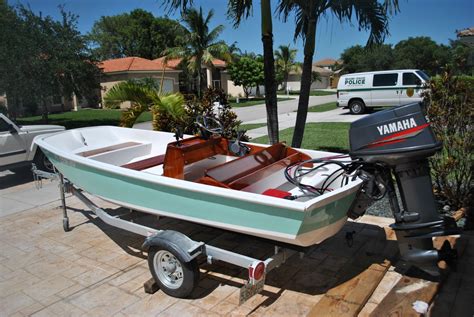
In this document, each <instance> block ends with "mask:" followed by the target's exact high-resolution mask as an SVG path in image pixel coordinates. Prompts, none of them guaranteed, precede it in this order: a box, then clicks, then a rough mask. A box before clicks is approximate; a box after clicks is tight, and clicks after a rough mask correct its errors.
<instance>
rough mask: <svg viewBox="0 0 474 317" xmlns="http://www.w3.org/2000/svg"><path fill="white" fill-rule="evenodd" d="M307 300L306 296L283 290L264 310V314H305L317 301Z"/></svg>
mask: <svg viewBox="0 0 474 317" xmlns="http://www.w3.org/2000/svg"><path fill="white" fill-rule="evenodd" d="M316 299H318V300H319V298H315V302H314V301H313V302H310V301H308V297H301V296H299V295H298V294H297V293H295V292H293V291H289V290H285V291H284V292H283V293H282V295H281V296H280V297H278V298H277V299H276V301H275V302H273V303H272V304H271V306H270V307H268V308H267V309H266V310H265V313H264V314H263V315H264V316H306V315H307V314H308V313H309V312H310V311H311V308H312V307H313V306H314V304H315V303H316V302H317V301H316Z"/></svg>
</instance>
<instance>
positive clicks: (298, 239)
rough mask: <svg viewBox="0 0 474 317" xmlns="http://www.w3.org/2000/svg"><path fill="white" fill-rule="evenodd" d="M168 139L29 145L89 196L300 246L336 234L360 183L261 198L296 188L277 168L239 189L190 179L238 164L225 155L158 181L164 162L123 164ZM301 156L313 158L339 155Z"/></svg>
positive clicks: (108, 135) (143, 135) (120, 135)
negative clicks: (136, 166) (298, 197)
mask: <svg viewBox="0 0 474 317" xmlns="http://www.w3.org/2000/svg"><path fill="white" fill-rule="evenodd" d="M190 137H191V136H185V138H190ZM173 141H174V137H173V134H171V133H166V132H154V131H144V130H135V129H126V128H117V127H91V128H82V129H75V130H68V131H65V132H62V133H59V134H55V135H52V136H45V137H40V138H38V139H36V140H35V142H36V143H37V145H38V146H40V147H41V149H42V150H43V152H44V153H45V154H46V156H47V157H48V158H49V159H50V161H51V162H52V163H53V164H54V166H55V167H56V169H57V170H58V171H59V172H60V173H61V174H63V175H64V177H65V178H67V179H68V180H69V181H70V182H71V183H72V184H74V185H75V186H76V187H78V188H80V189H82V190H84V191H85V192H87V193H89V194H92V195H94V196H98V197H100V198H102V199H104V200H107V201H110V202H113V203H116V204H118V205H120V206H124V207H127V208H131V209H134V210H138V211H142V212H146V213H150V214H156V215H160V216H166V217H172V218H178V219H182V220H184V221H191V222H196V223H200V224H204V225H208V226H212V227H218V228H222V229H226V230H231V231H235V232H241V233H244V234H249V235H253V236H257V237H262V238H266V239H271V240H276V241H281V242H284V243H289V244H294V245H299V246H310V245H313V244H317V243H320V242H322V241H324V240H325V239H327V238H329V237H331V236H332V235H334V234H336V233H337V232H338V231H339V230H340V229H341V227H342V226H343V225H344V223H345V222H346V220H347V216H346V214H347V211H348V209H349V208H350V206H351V204H352V202H353V201H354V199H355V195H356V193H357V192H358V190H359V187H360V185H361V181H360V180H359V179H358V178H357V179H352V178H350V181H349V182H348V183H347V184H346V185H343V186H340V187H336V186H334V188H333V189H332V191H330V192H328V193H327V194H323V195H320V196H318V197H307V198H304V199H301V200H300V201H296V200H287V199H283V198H278V197H272V196H266V195H263V194H262V191H263V190H264V189H267V188H269V186H270V185H269V184H271V186H273V187H270V188H276V189H280V190H285V191H288V192H291V193H295V192H296V191H298V190H299V189H298V188H295V187H294V186H293V185H292V184H290V183H288V182H287V181H286V179H285V178H284V175H282V174H281V172H278V171H277V172H275V173H273V174H268V175H267V176H266V178H265V179H262V180H261V181H258V182H255V183H254V184H251V185H250V186H247V187H246V188H244V189H242V190H235V189H231V188H221V187H215V186H211V185H207V184H202V183H197V182H195V181H194V180H196V179H197V178H199V177H201V176H202V175H204V174H205V173H204V172H203V171H205V170H206V169H209V168H213V167H215V166H218V165H220V164H225V163H226V162H229V161H231V160H233V159H236V158H232V157H228V156H226V155H213V156H212V157H209V158H206V159H203V160H201V161H199V162H195V163H193V164H189V166H186V169H185V170H184V179H175V178H171V177H166V176H163V166H162V164H157V165H156V166H150V167H148V166H147V167H146V168H145V169H143V170H133V169H129V168H125V167H123V166H132V165H133V163H137V162H144V161H146V160H147V159H148V160H149V161H153V160H155V161H156V162H158V160H159V159H157V157H159V156H160V155H161V156H163V155H164V154H165V153H166V146H167V145H168V143H170V142H173ZM300 151H302V152H303V153H305V154H307V155H309V156H310V157H312V158H321V157H328V156H334V155H337V154H338V153H330V152H322V151H310V150H300ZM158 163H159V162H158ZM130 164H132V165H130ZM329 172H330V170H327V171H326V172H325V173H329ZM323 176H324V172H323V173H322V175H309V176H308V177H309V178H311V177H312V178H313V179H314V180H315V181H316V183H317V182H320V181H322V180H324V177H323ZM320 178H321V180H320ZM334 183H335V184H339V183H341V184H342V182H340V181H337V180H336V181H335V182H334ZM292 186H293V187H292ZM338 186H339V185H338Z"/></svg>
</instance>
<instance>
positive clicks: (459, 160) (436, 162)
mask: <svg viewBox="0 0 474 317" xmlns="http://www.w3.org/2000/svg"><path fill="white" fill-rule="evenodd" d="M427 88H428V90H426V91H425V93H424V94H423V95H424V100H425V102H426V105H427V115H428V117H429V119H430V121H431V126H432V128H433V131H434V133H435V135H436V137H437V138H438V140H440V141H442V142H443V149H442V150H441V151H440V152H438V153H437V154H436V155H434V156H433V157H432V158H431V159H430V163H431V167H432V171H433V178H434V181H435V188H436V189H437V190H438V192H439V194H440V195H441V196H442V198H444V200H447V202H448V203H449V204H450V205H451V206H452V207H455V208H459V207H462V206H469V204H470V202H472V199H473V197H472V195H473V194H472V192H473V181H474V179H473V172H474V165H473V156H474V154H473V136H474V129H473V128H474V127H473V116H474V104H473V103H474V101H473V97H474V77H472V76H459V77H456V76H453V75H452V73H451V72H450V71H449V70H447V71H446V72H445V73H443V74H442V75H441V76H438V77H435V78H433V79H432V80H431V81H430V82H429V83H428V87H427Z"/></svg>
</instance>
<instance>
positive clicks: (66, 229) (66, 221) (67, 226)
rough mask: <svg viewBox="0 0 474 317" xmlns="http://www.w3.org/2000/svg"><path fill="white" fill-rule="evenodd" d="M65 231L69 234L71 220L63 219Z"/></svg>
mask: <svg viewBox="0 0 474 317" xmlns="http://www.w3.org/2000/svg"><path fill="white" fill-rule="evenodd" d="M63 230H64V232H69V230H70V228H69V219H67V218H63Z"/></svg>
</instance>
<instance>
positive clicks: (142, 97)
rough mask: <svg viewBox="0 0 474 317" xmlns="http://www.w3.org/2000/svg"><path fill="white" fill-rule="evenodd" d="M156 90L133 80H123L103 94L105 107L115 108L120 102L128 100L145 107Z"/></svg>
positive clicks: (151, 100) (150, 101)
mask: <svg viewBox="0 0 474 317" xmlns="http://www.w3.org/2000/svg"><path fill="white" fill-rule="evenodd" d="M156 94H157V92H156V90H154V89H152V88H150V87H149V86H147V85H143V84H140V83H137V82H135V81H123V82H120V83H118V84H116V85H114V86H113V87H112V88H111V89H110V90H109V91H108V92H107V93H106V94H105V96H104V106H105V107H106V108H117V107H118V106H119V105H120V104H121V103H122V102H125V101H130V102H132V103H134V104H137V105H140V106H141V107H147V106H149V105H150V104H151V103H152V102H153V101H154V98H155V97H154V96H156Z"/></svg>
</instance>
